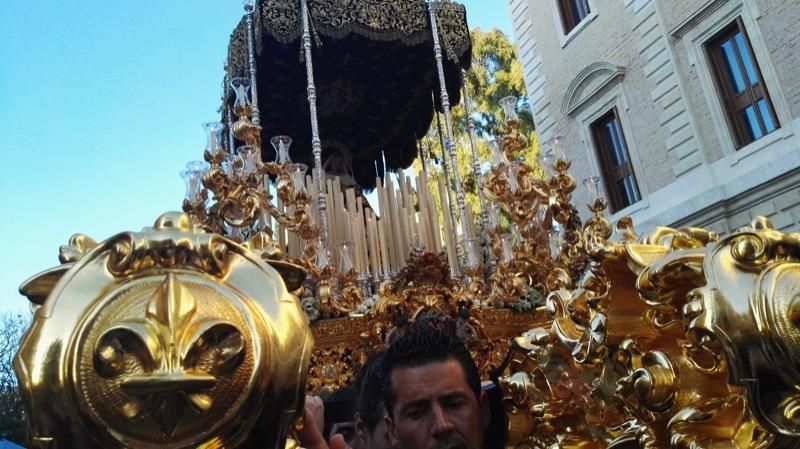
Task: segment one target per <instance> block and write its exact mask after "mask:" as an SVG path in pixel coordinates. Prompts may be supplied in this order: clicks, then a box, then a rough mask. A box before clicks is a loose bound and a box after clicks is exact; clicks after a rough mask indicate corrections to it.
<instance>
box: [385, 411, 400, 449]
mask: <svg viewBox="0 0 800 449" xmlns="http://www.w3.org/2000/svg"><path fill="white" fill-rule="evenodd" d="M383 420H384V421H385V422H386V436H388V437H389V442H390V443H392V447H400V440H398V439H397V431H396V429H395V428H394V421H392V418H390V417H389V414H388V413H387V414H386V415H384V416H383Z"/></svg>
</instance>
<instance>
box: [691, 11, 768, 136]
mask: <svg viewBox="0 0 800 449" xmlns="http://www.w3.org/2000/svg"><path fill="white" fill-rule="evenodd" d="M706 48H707V50H708V53H709V56H710V59H711V66H712V68H713V72H714V78H715V79H716V83H717V90H718V92H719V95H720V100H721V101H722V104H723V107H724V109H725V112H726V114H727V117H728V124H729V125H730V128H731V131H732V132H733V136H734V140H735V145H736V148H737V149H739V148H742V147H744V146H745V145H747V144H749V143H752V142H755V141H756V140H758V139H760V138H762V137H764V136H765V135H767V134H769V133H771V132H773V131H775V130H776V129H778V128H779V127H780V124H779V123H778V118H777V116H776V115H775V109H774V108H773V107H772V101H771V100H770V98H769V93H768V92H767V87H766V86H764V81H763V77H762V76H761V70H760V69H759V68H758V62H757V61H756V58H755V55H754V54H753V48H752V46H751V45H750V39H748V37H747V33H745V30H744V25H743V24H742V19H741V18H739V19H737V20H736V21H735V22H733V23H732V24H731V25H730V26H728V27H726V28H725V29H724V30H722V31H721V32H720V33H719V34H717V35H716V36H714V37H713V38H712V39H711V40H710V41H709V42H708V43H707V44H706Z"/></svg>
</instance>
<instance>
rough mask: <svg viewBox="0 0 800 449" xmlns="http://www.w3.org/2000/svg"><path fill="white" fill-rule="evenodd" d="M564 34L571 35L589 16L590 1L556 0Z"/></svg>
mask: <svg viewBox="0 0 800 449" xmlns="http://www.w3.org/2000/svg"><path fill="white" fill-rule="evenodd" d="M556 2H558V12H559V13H560V14H561V23H562V25H564V34H569V32H570V31H572V30H573V28H575V27H576V26H578V24H579V23H581V22H582V21H583V19H585V18H586V16H588V15H589V12H590V10H589V0H556Z"/></svg>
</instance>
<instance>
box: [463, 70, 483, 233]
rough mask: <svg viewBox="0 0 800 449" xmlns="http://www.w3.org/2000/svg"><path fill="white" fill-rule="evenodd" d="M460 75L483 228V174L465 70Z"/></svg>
mask: <svg viewBox="0 0 800 449" xmlns="http://www.w3.org/2000/svg"><path fill="white" fill-rule="evenodd" d="M461 76H462V77H463V78H464V94H463V95H464V113H465V114H466V116H467V128H469V146H470V147H471V149H472V172H473V173H474V174H475V179H476V180H477V182H478V192H477V193H478V200H479V201H480V206H481V224H482V225H483V229H487V228H488V223H489V216H488V214H487V211H486V205H485V204H483V202H484V199H483V193H482V192H481V186H483V174H482V173H481V164H480V162H478V148H477V146H476V144H475V141H476V140H477V139H476V138H475V118H474V117H472V113H473V109H472V98H470V96H469V89H468V88H467V71H466V70H461Z"/></svg>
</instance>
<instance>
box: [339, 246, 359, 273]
mask: <svg viewBox="0 0 800 449" xmlns="http://www.w3.org/2000/svg"><path fill="white" fill-rule="evenodd" d="M354 246H355V244H354V243H353V242H350V241H346V242H342V243H339V272H340V273H347V272H349V271H350V270H352V269H353V268H354V267H355V265H354V264H353V247H354Z"/></svg>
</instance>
